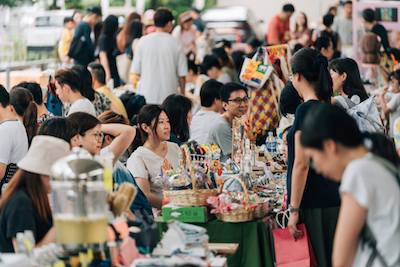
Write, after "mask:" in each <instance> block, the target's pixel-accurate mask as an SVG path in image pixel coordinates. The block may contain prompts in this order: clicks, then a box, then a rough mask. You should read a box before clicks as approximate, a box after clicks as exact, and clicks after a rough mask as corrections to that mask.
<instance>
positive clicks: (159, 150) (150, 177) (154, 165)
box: [127, 105, 180, 209]
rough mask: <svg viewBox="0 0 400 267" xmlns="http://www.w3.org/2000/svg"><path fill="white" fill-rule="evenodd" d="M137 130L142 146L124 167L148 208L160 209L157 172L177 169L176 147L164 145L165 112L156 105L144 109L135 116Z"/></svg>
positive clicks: (168, 128)
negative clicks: (145, 198) (146, 202)
mask: <svg viewBox="0 0 400 267" xmlns="http://www.w3.org/2000/svg"><path fill="white" fill-rule="evenodd" d="M138 127H139V131H140V135H141V138H142V142H143V146H141V147H139V148H138V149H136V150H135V152H133V154H132V155H131V157H130V158H129V159H128V162H127V167H128V169H129V171H130V172H131V173H132V175H133V176H134V177H135V180H136V182H137V184H138V185H139V187H140V189H141V190H142V191H143V193H144V194H145V195H146V197H147V199H149V201H150V203H151V206H152V207H154V208H157V209H160V208H161V206H162V200H163V188H162V184H159V183H157V181H156V178H157V177H159V176H160V175H161V169H164V170H165V169H170V168H177V167H178V166H179V153H180V149H179V147H178V146H177V145H176V144H174V143H171V142H168V140H169V139H170V136H171V125H170V123H169V118H168V116H167V113H166V112H165V111H164V110H163V109H162V108H161V107H160V106H158V105H146V106H144V107H143V108H142V109H141V110H140V112H139V115H138Z"/></svg>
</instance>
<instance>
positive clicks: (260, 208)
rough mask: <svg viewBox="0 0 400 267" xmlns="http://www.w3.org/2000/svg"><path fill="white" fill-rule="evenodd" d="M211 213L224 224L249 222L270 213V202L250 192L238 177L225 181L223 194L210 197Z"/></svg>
mask: <svg viewBox="0 0 400 267" xmlns="http://www.w3.org/2000/svg"><path fill="white" fill-rule="evenodd" d="M208 203H209V204H210V206H211V207H212V210H211V213H213V214H216V216H217V218H218V219H219V220H221V221H224V222H247V221H251V220H253V219H254V218H262V217H264V216H265V215H266V214H267V213H268V211H269V202H268V199H266V198H261V197H259V196H258V195H257V194H255V193H252V192H249V191H248V189H247V188H246V186H245V185H244V183H243V182H242V181H241V180H240V179H239V178H236V177H233V178H230V179H227V180H225V182H224V185H223V187H222V189H221V193H220V194H219V195H218V196H215V197H209V198H208Z"/></svg>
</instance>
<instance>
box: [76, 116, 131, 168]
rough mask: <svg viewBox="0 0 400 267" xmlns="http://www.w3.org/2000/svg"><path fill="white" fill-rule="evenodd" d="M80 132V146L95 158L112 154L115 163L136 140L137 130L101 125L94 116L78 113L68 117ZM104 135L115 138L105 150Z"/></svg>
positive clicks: (118, 125) (125, 126)
mask: <svg viewBox="0 0 400 267" xmlns="http://www.w3.org/2000/svg"><path fill="white" fill-rule="evenodd" d="M68 120H69V121H70V122H71V123H72V125H73V126H74V128H75V129H76V130H77V132H78V143H79V146H80V147H82V148H84V149H86V150H87V151H88V152H89V153H90V154H92V155H93V156H95V155H99V154H100V153H107V152H111V153H112V154H113V156H114V159H113V163H115V162H116V161H118V159H119V158H120V157H121V156H122V155H123V154H124V153H125V151H126V150H127V149H128V147H129V146H130V145H131V143H132V141H133V139H134V138H135V134H136V130H135V128H133V127H131V126H129V125H124V124H117V123H112V124H101V122H100V121H99V120H98V119H97V118H96V117H94V116H92V115H90V114H87V113H84V112H76V113H73V114H71V115H70V116H68ZM104 135H111V136H114V139H113V140H112V142H111V143H110V144H109V145H108V146H107V147H104V148H103V139H104Z"/></svg>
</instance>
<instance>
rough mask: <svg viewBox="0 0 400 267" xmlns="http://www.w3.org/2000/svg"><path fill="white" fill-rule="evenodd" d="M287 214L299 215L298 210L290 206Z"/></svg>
mask: <svg viewBox="0 0 400 267" xmlns="http://www.w3.org/2000/svg"><path fill="white" fill-rule="evenodd" d="M289 212H290V213H299V212H300V208H295V207H293V206H292V205H289Z"/></svg>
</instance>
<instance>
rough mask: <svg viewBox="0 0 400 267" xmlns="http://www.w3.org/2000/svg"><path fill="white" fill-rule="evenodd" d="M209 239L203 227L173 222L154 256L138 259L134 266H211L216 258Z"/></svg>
mask: <svg viewBox="0 0 400 267" xmlns="http://www.w3.org/2000/svg"><path fill="white" fill-rule="evenodd" d="M208 239H209V237H208V235H207V231H206V229H204V228H202V227H199V226H194V225H190V224H185V223H181V222H172V223H170V224H169V227H168V231H167V232H166V233H165V234H164V236H163V239H162V240H161V242H160V243H159V245H158V246H157V247H156V248H155V250H154V251H153V254H152V258H146V259H138V260H136V261H135V262H134V265H133V266H137V267H148V266H163V267H166V266H168V267H169V266H204V267H206V266H210V262H213V261H214V260H215V259H216V258H215V257H214V255H213V254H212V253H210V251H209V248H208ZM221 266H222V265H221Z"/></svg>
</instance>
